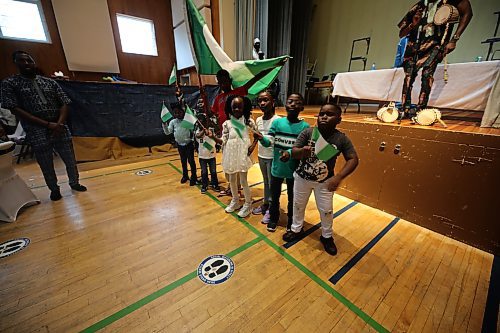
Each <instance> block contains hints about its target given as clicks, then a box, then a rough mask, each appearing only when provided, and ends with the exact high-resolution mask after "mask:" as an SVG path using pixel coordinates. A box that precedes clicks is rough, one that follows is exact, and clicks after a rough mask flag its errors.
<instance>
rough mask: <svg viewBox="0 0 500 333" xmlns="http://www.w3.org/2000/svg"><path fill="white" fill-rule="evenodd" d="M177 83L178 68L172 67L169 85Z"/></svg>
mask: <svg viewBox="0 0 500 333" xmlns="http://www.w3.org/2000/svg"><path fill="white" fill-rule="evenodd" d="M175 81H177V68H175V64H174V67H172V73H170V78H169V79H168V84H174V83H175Z"/></svg>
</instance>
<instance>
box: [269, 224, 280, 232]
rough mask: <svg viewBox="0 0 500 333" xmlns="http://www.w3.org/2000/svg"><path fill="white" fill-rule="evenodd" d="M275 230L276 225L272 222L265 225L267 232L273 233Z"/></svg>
mask: <svg viewBox="0 0 500 333" xmlns="http://www.w3.org/2000/svg"><path fill="white" fill-rule="evenodd" d="M276 228H278V223H276V222H273V221H269V223H268V224H267V231H269V232H275V231H276Z"/></svg>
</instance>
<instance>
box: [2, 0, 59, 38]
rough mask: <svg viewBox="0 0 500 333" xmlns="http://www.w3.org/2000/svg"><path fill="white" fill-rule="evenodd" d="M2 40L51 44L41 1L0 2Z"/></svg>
mask: <svg viewBox="0 0 500 333" xmlns="http://www.w3.org/2000/svg"><path fill="white" fill-rule="evenodd" d="M0 38H7V39H18V40H26V41H32V42H42V43H50V35H49V33H48V30H47V24H46V22H45V17H44V15H43V10H42V4H41V2H40V0H0Z"/></svg>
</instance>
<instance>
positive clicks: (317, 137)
mask: <svg viewBox="0 0 500 333" xmlns="http://www.w3.org/2000/svg"><path fill="white" fill-rule="evenodd" d="M312 139H313V141H314V142H315V145H314V153H315V154H316V156H317V157H318V159H320V160H322V161H323V162H326V161H328V160H329V159H330V158H332V157H334V156H337V155H338V154H339V153H340V151H339V150H338V149H337V148H336V147H334V146H333V145H332V144H330V143H329V142H328V141H326V140H325V139H324V138H323V136H322V135H321V133H320V132H319V130H318V128H317V127H314V129H313V133H312Z"/></svg>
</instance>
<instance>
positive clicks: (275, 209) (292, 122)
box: [259, 93, 309, 232]
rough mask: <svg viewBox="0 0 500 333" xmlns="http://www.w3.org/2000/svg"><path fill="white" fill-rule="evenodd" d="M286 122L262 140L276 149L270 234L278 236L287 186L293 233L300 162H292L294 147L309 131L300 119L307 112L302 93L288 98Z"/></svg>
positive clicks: (277, 124)
mask: <svg viewBox="0 0 500 333" xmlns="http://www.w3.org/2000/svg"><path fill="white" fill-rule="evenodd" d="M285 108H286V112H287V116H286V118H280V119H276V120H275V121H274V122H273V124H272V125H271V128H270V129H269V133H268V134H267V136H266V137H263V136H260V137H259V140H260V142H261V143H262V145H263V146H264V147H270V146H271V145H273V146H274V149H273V153H274V156H273V164H272V167H271V205H270V207H269V213H270V215H271V218H270V221H269V223H268V224H267V230H268V231H270V232H274V231H275V230H276V228H277V226H278V221H279V217H280V195H281V185H282V184H283V181H285V182H286V186H287V194H288V223H287V230H290V227H291V225H292V221H293V184H294V178H293V172H294V171H295V168H296V167H297V164H298V161H297V160H294V159H291V158H290V157H291V154H292V147H293V146H294V144H295V141H296V140H297V137H298V136H299V134H300V132H302V131H303V130H304V129H306V128H308V127H309V124H308V123H306V122H305V121H304V120H301V119H299V113H300V112H301V111H302V110H304V97H302V95H301V94H299V93H293V94H291V95H290V96H288V98H287V101H286V105H285Z"/></svg>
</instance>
